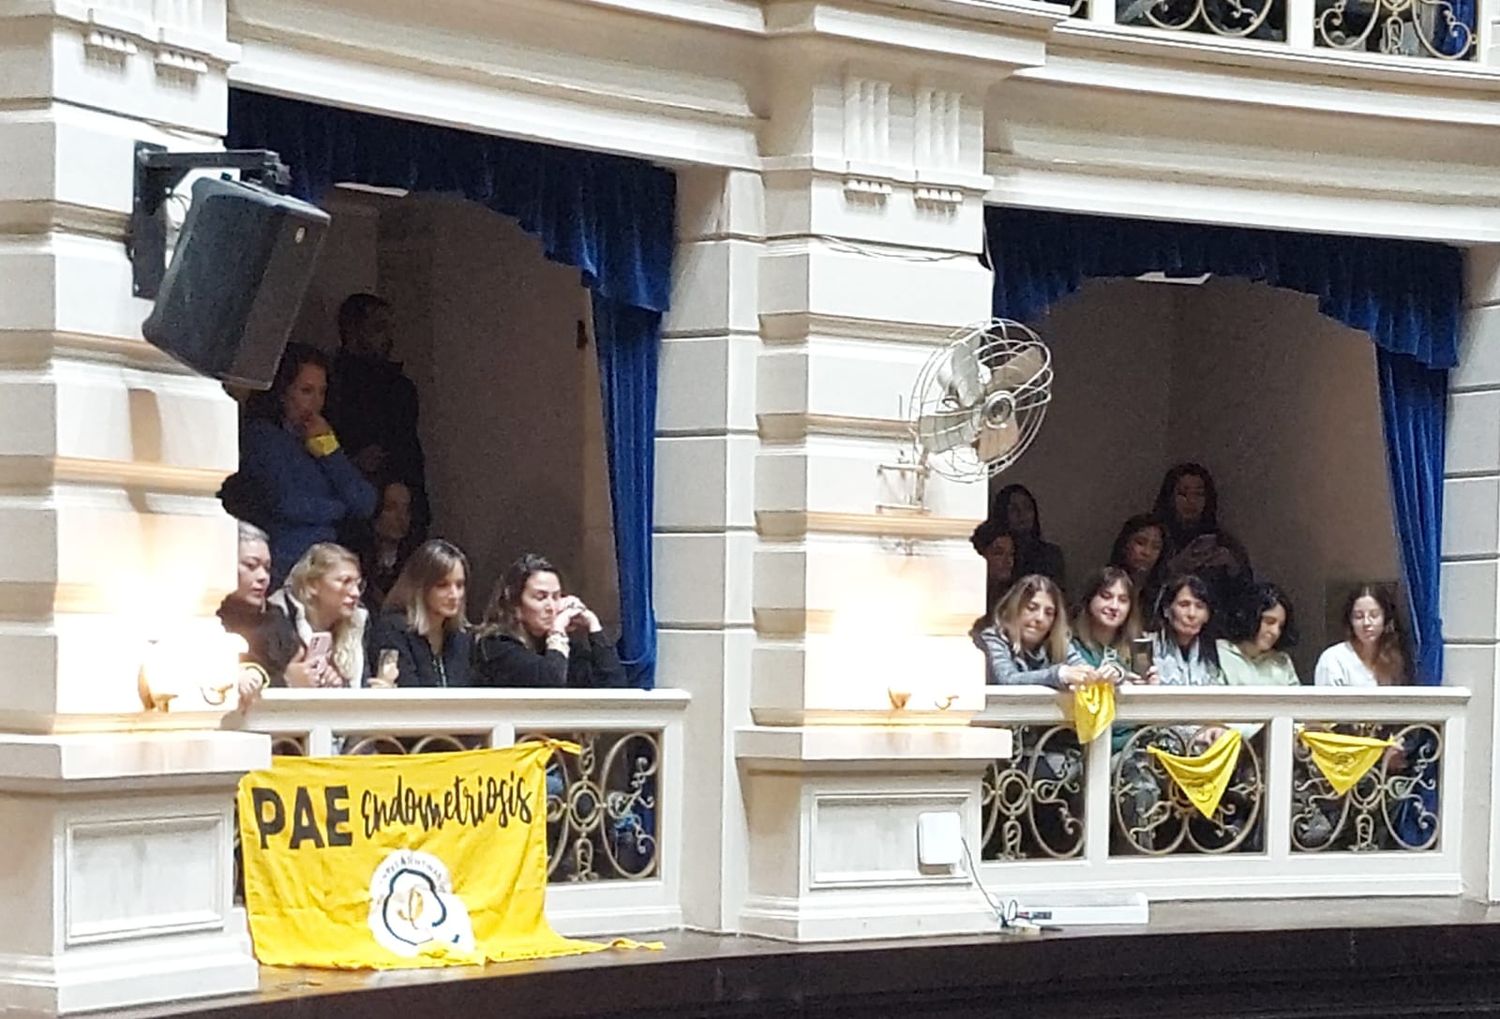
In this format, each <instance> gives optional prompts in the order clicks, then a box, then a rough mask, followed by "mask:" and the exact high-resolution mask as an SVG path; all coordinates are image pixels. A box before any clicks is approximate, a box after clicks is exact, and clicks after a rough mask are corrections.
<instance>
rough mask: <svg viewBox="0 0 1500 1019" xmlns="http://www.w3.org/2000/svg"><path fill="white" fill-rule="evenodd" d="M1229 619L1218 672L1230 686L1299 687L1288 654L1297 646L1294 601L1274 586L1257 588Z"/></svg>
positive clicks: (1221, 645) (1222, 643) (1253, 589)
mask: <svg viewBox="0 0 1500 1019" xmlns="http://www.w3.org/2000/svg"><path fill="white" fill-rule="evenodd" d="M1248 594H1249V597H1248V598H1247V599H1246V601H1245V602H1244V603H1243V604H1242V605H1240V606H1239V608H1238V610H1237V611H1235V612H1233V613H1231V614H1230V616H1229V625H1228V626H1227V627H1225V630H1226V635H1227V636H1228V638H1229V639H1228V640H1221V641H1219V642H1218V645H1217V647H1218V652H1219V668H1220V670H1221V671H1222V672H1223V673H1224V682H1225V683H1227V684H1229V685H1230V686H1300V685H1301V683H1302V681H1301V680H1300V679H1298V678H1297V667H1296V666H1295V665H1294V664H1292V656H1291V655H1289V654H1287V652H1288V651H1290V650H1291V649H1292V648H1294V647H1296V646H1297V616H1296V613H1295V612H1294V611H1293V610H1292V600H1291V599H1290V598H1289V597H1287V594H1286V592H1285V591H1283V590H1282V589H1281V588H1279V587H1277V586H1276V585H1275V584H1256V585H1255V586H1254V587H1252V588H1251V589H1250V591H1249V592H1248Z"/></svg>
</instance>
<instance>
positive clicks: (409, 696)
mask: <svg viewBox="0 0 1500 1019" xmlns="http://www.w3.org/2000/svg"><path fill="white" fill-rule="evenodd" d="M688 703H689V696H688V695H687V694H686V693H685V692H683V691H680V690H649V691H643V690H549V691H542V690H519V689H518V690H488V689H484V690H481V689H468V690H268V691H266V693H265V694H264V695H263V696H262V697H261V698H260V699H259V700H258V701H257V702H256V703H255V705H254V706H253V707H252V708H250V709H249V710H248V711H247V712H245V713H244V714H243V715H235V716H230V717H229V718H228V719H227V720H226V723H225V724H226V725H228V726H232V727H237V728H241V729H244V730H247V731H251V732H260V733H265V734H267V735H269V736H270V737H271V740H272V746H273V747H274V748H276V751H277V752H289V753H301V754H309V755H312V756H328V755H332V754H337V753H340V752H342V753H400V752H406V751H407V750H410V751H411V752H419V748H420V749H429V750H452V749H458V748H460V747H468V748H478V747H503V746H509V745H510V744H512V743H513V742H516V741H517V740H520V739H524V738H526V737H527V736H532V735H535V736H542V735H545V736H549V737H553V738H555V739H562V740H574V741H577V742H579V743H580V744H581V745H582V746H583V755H582V756H581V757H574V756H572V755H568V757H567V759H566V760H562V761H561V763H560V767H561V769H562V771H561V774H562V775H563V776H564V777H562V779H561V781H560V782H558V781H557V780H554V787H553V788H552V789H550V790H549V796H548V820H549V828H550V829H551V831H552V834H553V839H552V843H553V844H552V845H551V846H550V849H551V851H552V860H553V868H552V878H553V880H552V882H551V884H549V886H548V889H547V916H548V919H549V920H550V921H551V923H552V925H553V927H555V928H556V929H557V930H558V931H560V932H562V933H564V934H569V935H575V936H584V935H609V934H627V933H640V932H643V931H653V930H665V929H669V928H675V927H679V926H681V924H682V901H681V899H682V894H681V874H682V864H683V852H682V846H683V838H682V825H683V809H682V807H683V775H684V770H685V769H684V753H683V717H684V714H685V713H686V710H687V707H688ZM591 758H592V760H591ZM636 780H639V781H636ZM643 791H644V795H645V797H646V798H647V800H648V801H649V802H644V803H643V802H641V801H640V800H639V799H632V797H634V796H637V794H641V793H642V792H643ZM642 808H644V812H645V816H646V817H647V820H648V825H647V827H648V828H649V829H650V830H648V831H644V832H641V835H642V836H645V837H647V838H649V842H645V843H638V845H637V849H638V851H637V852H633V853H632V854H631V858H630V859H628V860H616V859H614V858H613V857H611V856H610V848H609V846H610V844H611V831H616V832H617V831H618V826H617V822H620V821H621V819H622V818H625V817H634V816H636V815H637V814H640V813H641V811H642ZM580 843H584V844H586V845H587V846H588V847H589V848H584V849H582V850H580V849H579V846H580Z"/></svg>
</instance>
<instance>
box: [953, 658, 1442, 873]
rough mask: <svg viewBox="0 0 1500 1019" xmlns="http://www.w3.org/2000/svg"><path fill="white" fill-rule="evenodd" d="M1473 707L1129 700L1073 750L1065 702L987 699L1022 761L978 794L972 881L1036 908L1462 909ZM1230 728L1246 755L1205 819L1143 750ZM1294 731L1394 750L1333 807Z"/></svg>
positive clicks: (1345, 693) (1338, 694) (996, 694)
mask: <svg viewBox="0 0 1500 1019" xmlns="http://www.w3.org/2000/svg"><path fill="white" fill-rule="evenodd" d="M1468 704H1469V692H1468V691H1467V690H1464V689H1461V688H1449V687H1405V688H1388V689H1382V690H1371V691H1364V690H1352V689H1350V690H1346V689H1338V690H1323V689H1319V690H1311V689H1305V688H1299V689H1290V690H1289V689H1280V688H1277V689H1270V688H1239V689H1229V688H1219V689H1202V688H1196V689H1185V688H1166V687H1159V688H1126V689H1125V690H1123V691H1122V693H1121V695H1120V697H1119V700H1118V711H1117V717H1116V720H1115V726H1114V731H1113V733H1111V734H1110V735H1106V736H1101V737H1100V738H1099V739H1096V740H1095V741H1093V742H1092V743H1090V744H1089V745H1087V746H1080V745H1079V743H1078V740H1077V738H1076V737H1075V736H1074V734H1073V727H1072V724H1071V722H1070V720H1069V718H1068V716H1067V715H1066V713H1065V712H1066V710H1067V709H1066V705H1065V702H1064V699H1063V698H1061V697H1059V696H1058V695H1056V694H1054V693H1052V692H1050V691H1046V690H1043V689H1041V688H1016V689H994V690H991V691H990V692H989V696H988V706H987V708H986V710H985V711H984V713H983V714H982V715H981V716H980V718H979V720H978V722H979V724H983V725H995V726H1007V727H1009V728H1011V729H1012V730H1013V732H1014V733H1015V745H1016V747H1017V748H1018V749H1017V753H1016V754H1015V756H1014V757H1013V758H1012V759H1011V760H1009V761H1000V762H996V763H995V764H994V765H993V766H992V767H991V769H990V771H989V773H988V774H987V775H986V777H985V782H984V787H983V818H984V832H983V838H984V844H983V849H982V857H983V861H984V862H983V863H982V864H981V867H980V870H981V876H982V879H983V881H984V883H985V885H986V886H988V887H990V888H991V889H993V890H995V891H998V892H1002V893H1004V894H1006V895H1022V896H1024V895H1026V894H1030V895H1032V896H1033V897H1034V896H1035V893H1037V892H1039V891H1043V892H1044V891H1045V890H1051V889H1057V890H1062V889H1067V890H1068V891H1070V892H1075V893H1076V892H1078V891H1081V890H1088V889H1093V890H1097V891H1101V892H1102V891H1120V890H1129V891H1143V892H1146V893H1147V894H1148V895H1149V896H1151V897H1152V898H1168V899H1183V898H1209V897H1213V898H1218V897H1247V896H1253V897H1282V896H1287V897H1298V896H1308V895H1323V896H1326V895H1366V894H1378V895H1452V894H1457V893H1458V892H1459V891H1460V890H1461V875H1460V859H1461V847H1462V840H1463V830H1462V828H1463V811H1464V802H1463V796H1464V782H1463V769H1464V724H1465V717H1466V713H1467V710H1468ZM1226 726H1234V727H1235V728H1238V729H1239V730H1240V732H1241V734H1242V736H1243V745H1242V750H1241V753H1240V757H1239V760H1238V763H1237V765H1236V769H1235V772H1234V774H1233V775H1232V777H1231V779H1230V782H1229V786H1228V789H1227V790H1226V792H1225V794H1224V797H1223V800H1222V802H1221V803H1220V806H1219V808H1218V810H1216V811H1215V812H1214V814H1213V815H1212V816H1211V817H1204V816H1203V815H1202V814H1200V813H1199V812H1198V810H1197V809H1196V808H1195V807H1193V806H1192V804H1191V803H1189V802H1188V800H1187V798H1186V796H1185V795H1184V794H1183V793H1182V792H1181V791H1180V790H1179V789H1178V788H1177V787H1176V785H1175V784H1174V783H1173V782H1172V780H1171V779H1170V778H1169V777H1168V775H1167V774H1166V772H1165V770H1163V768H1162V766H1161V765H1160V763H1159V762H1158V761H1157V760H1156V759H1155V758H1154V757H1153V756H1152V755H1151V754H1150V753H1149V751H1148V748H1149V747H1151V746H1157V747H1161V748H1162V749H1165V750H1167V751H1169V752H1171V753H1176V754H1183V755H1190V754H1194V753H1198V752H1201V751H1202V750H1204V749H1206V748H1207V746H1208V744H1209V743H1211V742H1212V740H1213V739H1214V738H1215V737H1216V736H1217V734H1218V732H1219V731H1220V730H1222V729H1223V728H1224V727H1226ZM1304 728H1306V729H1311V730H1318V729H1322V730H1330V729H1331V730H1336V731H1342V732H1347V733H1351V734H1356V735H1367V736H1376V737H1380V738H1385V739H1389V740H1390V741H1391V742H1392V743H1393V746H1392V747H1391V748H1390V749H1389V750H1388V751H1386V752H1385V753H1384V754H1383V756H1382V757H1381V759H1380V760H1379V761H1378V762H1377V763H1376V764H1375V766H1374V767H1372V768H1371V769H1370V771H1369V772H1368V773H1367V774H1366V775H1365V776H1364V778H1362V779H1361V780H1360V781H1359V783H1358V784H1357V785H1355V786H1354V787H1353V788H1352V789H1350V790H1349V791H1348V792H1346V793H1344V794H1342V795H1340V794H1337V793H1335V792H1334V790H1333V789H1332V788H1331V786H1330V785H1329V783H1328V781H1327V779H1325V778H1324V777H1323V775H1322V773H1321V772H1320V771H1319V770H1318V769H1317V767H1316V766H1315V765H1314V764H1313V762H1312V760H1311V758H1310V755H1309V754H1308V752H1307V749H1306V747H1305V745H1304V743H1303V742H1302V740H1301V739H1300V738H1299V736H1298V733H1299V731H1300V730H1302V729H1304Z"/></svg>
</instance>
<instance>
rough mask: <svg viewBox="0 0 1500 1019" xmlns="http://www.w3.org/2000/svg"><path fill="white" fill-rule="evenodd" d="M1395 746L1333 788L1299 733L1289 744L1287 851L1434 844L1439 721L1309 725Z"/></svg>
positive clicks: (1412, 848)
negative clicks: (1341, 787) (1350, 782)
mask: <svg viewBox="0 0 1500 1019" xmlns="http://www.w3.org/2000/svg"><path fill="white" fill-rule="evenodd" d="M1309 728H1319V729H1331V730H1333V731H1336V732H1343V733H1347V734H1349V735H1355V736H1371V737H1374V738H1376V739H1389V740H1392V741H1393V742H1394V743H1395V746H1393V747H1391V748H1390V750H1388V751H1386V753H1385V754H1384V755H1383V756H1382V757H1381V759H1380V760H1379V761H1378V762H1376V764H1375V766H1374V767H1372V768H1371V769H1370V770H1369V771H1368V772H1366V773H1365V775H1364V777H1363V778H1361V779H1360V780H1359V782H1358V783H1356V784H1355V786H1354V788H1352V789H1350V790H1349V791H1348V792H1346V793H1344V794H1342V795H1340V794H1338V793H1335V792H1334V790H1333V787H1332V786H1331V785H1330V784H1329V782H1328V780H1327V779H1326V778H1324V777H1323V773H1322V772H1321V771H1319V770H1318V767H1317V765H1316V764H1314V763H1313V760H1312V754H1311V752H1310V751H1309V750H1308V749H1307V745H1306V744H1305V743H1303V742H1302V741H1301V740H1300V739H1299V740H1296V741H1294V742H1293V744H1292V850H1293V851H1294V852H1302V853H1320V852H1324V851H1328V850H1332V851H1345V852H1356V853H1361V852H1364V853H1368V852H1425V851H1427V850H1430V849H1433V848H1435V847H1436V846H1437V844H1438V836H1439V823H1438V798H1439V794H1440V792H1441V790H1440V788H1439V776H1440V772H1441V769H1442V759H1443V730H1442V726H1441V725H1440V724H1438V723H1429V722H1418V723H1413V724H1409V725H1378V724H1374V723H1367V724H1360V725H1336V726H1328V725H1322V726H1311V725H1310V726H1309Z"/></svg>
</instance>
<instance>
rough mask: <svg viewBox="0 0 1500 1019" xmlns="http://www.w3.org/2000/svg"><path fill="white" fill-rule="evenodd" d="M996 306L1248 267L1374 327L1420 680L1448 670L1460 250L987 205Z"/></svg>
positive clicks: (1011, 313) (1038, 308)
mask: <svg viewBox="0 0 1500 1019" xmlns="http://www.w3.org/2000/svg"><path fill="white" fill-rule="evenodd" d="M986 221H987V226H988V229H989V235H990V236H989V240H990V258H991V261H992V263H993V266H994V270H995V283H994V287H995V289H994V312H995V314H996V315H997V316H1001V317H1005V318H1013V319H1019V320H1021V321H1027V320H1031V319H1035V318H1037V317H1038V316H1040V315H1041V314H1042V313H1043V312H1045V311H1046V310H1047V308H1048V307H1049V306H1050V305H1051V304H1052V303H1053V302H1054V301H1057V300H1058V299H1059V298H1062V297H1064V296H1066V295H1067V294H1070V293H1072V292H1073V291H1074V290H1076V289H1078V287H1079V285H1080V284H1082V282H1083V281H1084V280H1086V279H1089V278H1091V277H1110V276H1125V277H1135V276H1140V275H1142V274H1143V273H1147V272H1161V273H1165V274H1166V275H1168V276H1198V275H1202V274H1204V273H1213V274H1215V275H1220V276H1242V277H1245V278H1247V279H1252V280H1259V281H1261V282H1265V283H1269V284H1270V285H1272V286H1277V287H1284V288H1286V289H1288V290H1297V291H1300V292H1302V293H1306V294H1312V295H1313V296H1315V297H1316V298H1317V299H1318V307H1319V309H1320V310H1321V311H1322V312H1323V314H1325V315H1327V316H1329V317H1330V318H1333V319H1336V320H1338V321H1340V322H1343V323H1344V324H1346V325H1349V326H1352V327H1354V328H1355V329H1359V330H1362V331H1364V332H1366V333H1368V334H1369V335H1370V338H1371V339H1372V340H1373V341H1374V342H1375V346H1376V348H1377V349H1376V357H1377V366H1378V370H1379V379H1380V403H1381V417H1382V421H1383V424H1384V429H1385V440H1386V462H1387V468H1388V471H1389V474H1390V479H1391V493H1392V506H1393V511H1394V516H1395V521H1396V529H1397V532H1398V535H1399V539H1400V547H1401V563H1402V573H1403V576H1404V578H1405V584H1404V585H1403V587H1404V591H1405V594H1406V597H1407V599H1408V602H1409V608H1410V610H1411V618H1412V621H1413V630H1414V633H1413V638H1414V641H1413V642H1414V645H1415V647H1414V650H1415V652H1416V659H1417V670H1416V675H1417V680H1418V682H1421V683H1426V684H1436V683H1440V682H1441V681H1442V660H1443V644H1442V620H1441V618H1440V616H1439V610H1438V567H1439V558H1440V554H1441V548H1440V544H1439V542H1440V535H1441V524H1442V516H1443V448H1444V446H1443V437H1444V431H1445V422H1446V418H1447V401H1448V390H1447V381H1448V369H1450V368H1453V367H1454V366H1455V365H1457V363H1458V323H1459V315H1460V309H1461V308H1462V304H1463V257H1462V254H1461V253H1460V252H1459V251H1458V250H1457V249H1455V248H1450V247H1447V246H1445V245H1441V244H1428V243H1422V242H1416V241H1392V240H1381V239H1373V238H1364V237H1342V236H1329V235H1324V234H1301V233H1291V232H1284V231H1273V230H1252V229H1245V228H1235V227H1220V226H1201V225H1197V224H1192V223H1165V222H1155V221H1147V220H1134V219H1117V218H1108V217H1101V216H1081V215H1070V214H1065V213H1055V212H1037V211H1031V210H1025V209H1005V208H990V209H988V210H986Z"/></svg>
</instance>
